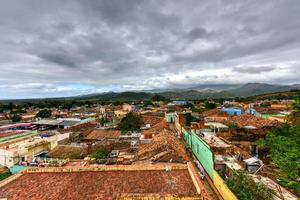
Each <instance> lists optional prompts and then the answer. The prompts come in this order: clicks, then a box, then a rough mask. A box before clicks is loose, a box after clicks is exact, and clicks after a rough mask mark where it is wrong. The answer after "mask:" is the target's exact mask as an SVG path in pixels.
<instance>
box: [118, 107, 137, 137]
mask: <svg viewBox="0 0 300 200" xmlns="http://www.w3.org/2000/svg"><path fill="white" fill-rule="evenodd" d="M142 125H143V119H142V117H141V116H140V115H138V114H135V113H133V112H130V113H128V114H127V115H126V116H125V117H124V118H123V119H122V120H121V122H120V124H119V129H120V130H121V131H122V133H123V134H126V133H127V132H128V131H140V130H141V126H142Z"/></svg>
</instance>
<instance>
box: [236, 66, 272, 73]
mask: <svg viewBox="0 0 300 200" xmlns="http://www.w3.org/2000/svg"><path fill="white" fill-rule="evenodd" d="M275 69H276V67H275V66H240V67H234V68H233V69H232V70H233V71H235V72H240V73H248V74H260V73H262V72H271V71H273V70H275Z"/></svg>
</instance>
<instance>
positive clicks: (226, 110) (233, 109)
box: [222, 108, 242, 115]
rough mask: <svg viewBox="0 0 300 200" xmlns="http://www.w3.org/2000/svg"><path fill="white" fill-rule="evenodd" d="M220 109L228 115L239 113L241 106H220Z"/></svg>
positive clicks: (240, 112)
mask: <svg viewBox="0 0 300 200" xmlns="http://www.w3.org/2000/svg"><path fill="white" fill-rule="evenodd" d="M222 111H223V112H225V113H227V114H228V115H241V114H242V109H241V108H222Z"/></svg>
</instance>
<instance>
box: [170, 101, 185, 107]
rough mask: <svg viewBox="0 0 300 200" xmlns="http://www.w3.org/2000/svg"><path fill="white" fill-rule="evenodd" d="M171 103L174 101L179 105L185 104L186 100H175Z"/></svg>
mask: <svg viewBox="0 0 300 200" xmlns="http://www.w3.org/2000/svg"><path fill="white" fill-rule="evenodd" d="M173 103H174V104H175V105H178V106H181V105H185V104H186V101H182V100H176V101H173Z"/></svg>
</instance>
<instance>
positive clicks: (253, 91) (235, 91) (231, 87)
mask: <svg viewBox="0 0 300 200" xmlns="http://www.w3.org/2000/svg"><path fill="white" fill-rule="evenodd" d="M297 89H300V84H294V85H275V84H266V83H247V84H242V85H238V84H219V85H199V86H194V87H191V88H184V89H182V88H180V89H169V90H168V89H165V90H162V89H160V90H147V91H127V92H120V93H116V92H108V93H97V94H88V95H81V96H77V97H72V98H75V99H98V100H101V101H134V100H147V99H151V97H152V96H154V94H159V95H162V96H164V97H166V98H169V99H190V100H192V99H204V98H209V97H210V98H220V97H223V98H232V97H249V96H254V95H260V94H266V93H274V92H283V91H290V90H297Z"/></svg>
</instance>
